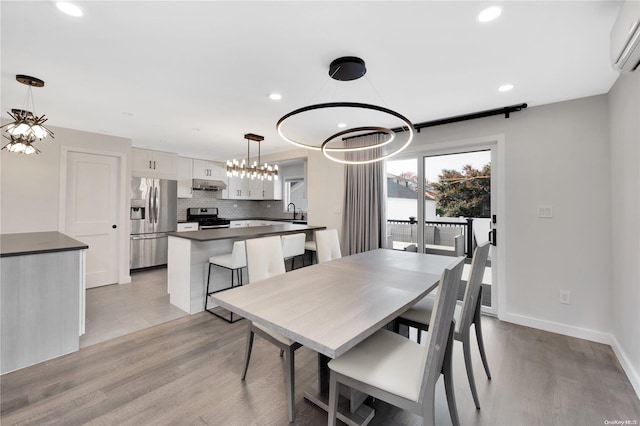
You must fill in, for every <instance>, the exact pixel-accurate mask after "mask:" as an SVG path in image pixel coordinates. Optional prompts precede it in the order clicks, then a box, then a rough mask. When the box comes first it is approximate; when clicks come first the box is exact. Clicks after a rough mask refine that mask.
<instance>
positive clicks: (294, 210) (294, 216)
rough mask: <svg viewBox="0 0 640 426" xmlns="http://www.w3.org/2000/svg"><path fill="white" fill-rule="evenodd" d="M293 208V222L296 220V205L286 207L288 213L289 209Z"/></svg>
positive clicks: (291, 204)
mask: <svg viewBox="0 0 640 426" xmlns="http://www.w3.org/2000/svg"><path fill="white" fill-rule="evenodd" d="M291 206H293V220H296V205H295V204H293V203H289V204H288V205H287V211H289V207H291Z"/></svg>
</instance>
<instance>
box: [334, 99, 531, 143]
mask: <svg viewBox="0 0 640 426" xmlns="http://www.w3.org/2000/svg"><path fill="white" fill-rule="evenodd" d="M526 107H527V104H526V103H522V104H517V105H510V106H506V107H502V108H494V109H488V110H486V111H479V112H472V113H469V114H462V115H456V116H453V117H447V118H440V119H438V120H432V121H423V122H422V123H416V124H414V125H413V128H414V129H416V131H417V132H418V133H420V129H423V128H425V127H434V126H440V125H442V124H451V123H458V122H460V121H467V120H475V119H476V118H484V117H491V116H493V115H502V114H504V118H509V114H511V113H512V112H518V111H522V110H523V109H525V108H526ZM391 130H392V131H394V132H396V133H397V132H404V131H405V129H404V128H402V127H396V128H395V129H391ZM377 133H380V134H383V133H382V132H374V133H367V134H366V135H358V136H349V137H346V138H343V139H342V140H347V139H353V138H359V137H362V136H367V135H375V134H377Z"/></svg>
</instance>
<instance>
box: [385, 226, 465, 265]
mask: <svg viewBox="0 0 640 426" xmlns="http://www.w3.org/2000/svg"><path fill="white" fill-rule="evenodd" d="M424 226H425V232H424V243H425V244H426V245H435V246H445V247H454V246H455V238H456V236H458V235H462V238H463V239H464V254H465V255H466V256H467V257H468V258H471V257H472V255H473V250H474V248H475V247H474V240H473V218H461V219H455V218H451V219H449V220H447V219H445V218H443V219H442V220H438V221H431V220H428V221H425V222H424ZM387 235H391V238H392V240H393V241H394V242H396V243H399V244H396V246H409V245H411V244H417V242H418V222H417V221H416V220H414V219H410V220H398V219H389V220H387ZM404 243H406V244H404Z"/></svg>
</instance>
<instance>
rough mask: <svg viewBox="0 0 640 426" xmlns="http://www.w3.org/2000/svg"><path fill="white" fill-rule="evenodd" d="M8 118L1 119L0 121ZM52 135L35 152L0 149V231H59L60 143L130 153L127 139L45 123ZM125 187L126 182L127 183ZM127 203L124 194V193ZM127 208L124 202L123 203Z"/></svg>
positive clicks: (124, 272) (125, 254) (124, 257)
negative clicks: (15, 151) (38, 151)
mask: <svg viewBox="0 0 640 426" xmlns="http://www.w3.org/2000/svg"><path fill="white" fill-rule="evenodd" d="M7 121H8V120H3V124H4V123H5V122H7ZM48 127H49V128H50V129H51V130H52V131H53V132H54V133H55V138H54V139H51V138H47V139H45V140H44V141H41V142H36V143H35V144H34V146H36V147H37V148H38V149H39V150H40V151H41V153H40V154H39V155H20V154H15V153H10V152H7V151H0V152H1V153H0V165H1V170H0V190H1V192H2V195H1V197H0V233H17V232H41V231H62V230H61V229H59V211H60V196H61V188H60V173H61V170H60V163H61V147H62V146H70V147H76V148H82V149H91V150H96V151H103V152H105V151H107V152H115V153H120V154H124V155H125V156H126V157H125V158H127V159H128V158H129V157H130V155H131V140H130V139H125V138H120V137H115V136H109V135H103V134H96V133H88V132H82V131H78V130H71V129H65V128H61V127H54V126H48ZM130 163H131V162H130V161H128V160H127V161H126V162H125V164H124V167H125V173H126V179H127V180H128V179H130V177H131V166H130ZM127 187H128V184H127ZM125 198H126V199H127V203H128V194H125ZM122 208H123V209H128V206H123V207H122ZM121 229H122V232H121V235H124V236H125V237H126V238H124V237H121V240H123V241H121V244H120V249H119V251H120V254H121V255H120V259H121V262H120V263H121V271H120V281H121V282H126V281H128V280H130V278H129V238H128V236H129V223H125V224H123V226H121Z"/></svg>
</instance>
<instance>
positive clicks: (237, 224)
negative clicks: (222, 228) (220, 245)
mask: <svg viewBox="0 0 640 426" xmlns="http://www.w3.org/2000/svg"><path fill="white" fill-rule="evenodd" d="M247 226H249V221H248V220H232V221H230V222H229V228H245V227H247Z"/></svg>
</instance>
